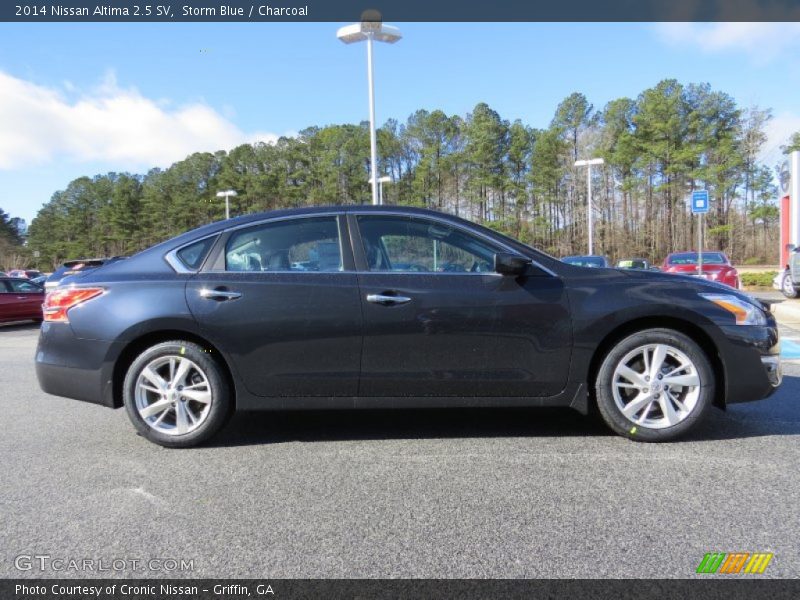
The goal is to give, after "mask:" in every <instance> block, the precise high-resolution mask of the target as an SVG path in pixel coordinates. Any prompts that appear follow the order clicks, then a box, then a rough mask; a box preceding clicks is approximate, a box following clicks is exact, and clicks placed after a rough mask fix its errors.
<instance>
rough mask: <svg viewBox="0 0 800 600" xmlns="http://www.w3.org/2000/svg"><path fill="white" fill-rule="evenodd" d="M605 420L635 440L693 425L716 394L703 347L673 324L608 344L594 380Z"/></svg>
mask: <svg viewBox="0 0 800 600" xmlns="http://www.w3.org/2000/svg"><path fill="white" fill-rule="evenodd" d="M595 392H596V398H597V406H598V408H599V409H600V413H601V414H602V416H603V419H604V420H605V422H606V423H607V424H608V425H609V427H611V429H613V430H614V431H616V432H617V433H619V434H620V435H623V436H625V437H628V438H630V439H633V440H638V441H643V442H661V441H669V440H673V439H675V438H677V437H680V436H682V435H684V434H685V433H687V432H688V431H689V430H691V429H692V428H693V427H695V426H696V425H697V423H698V422H700V420H701V419H702V418H703V416H704V415H705V414H706V412H707V409H708V407H709V406H710V405H711V402H712V399H713V398H714V374H713V371H712V368H711V363H710V361H709V360H708V357H707V356H706V354H705V352H704V351H703V349H702V348H700V346H698V345H697V344H696V343H695V342H694V341H693V340H692V339H691V338H689V337H688V336H686V335H684V334H682V333H680V332H678V331H673V330H671V329H648V330H645V331H640V332H638V333H635V334H633V335H630V336H628V337H626V338H624V339H623V340H621V341H620V342H618V343H617V344H616V345H615V346H613V347H612V348H611V350H610V351H609V352H608V354H607V355H606V357H605V358H604V359H603V363H602V365H601V367H600V370H599V371H598V374H597V380H596V382H595Z"/></svg>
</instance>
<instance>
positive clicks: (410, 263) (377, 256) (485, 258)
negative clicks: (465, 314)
mask: <svg viewBox="0 0 800 600" xmlns="http://www.w3.org/2000/svg"><path fill="white" fill-rule="evenodd" d="M358 227H359V231H360V232H361V240H362V242H363V244H364V254H365V256H366V259H367V265H368V267H369V270H370V271H396V272H407V273H487V272H493V271H494V266H493V265H494V255H495V252H497V250H496V249H495V248H493V247H492V246H490V245H489V244H487V243H486V242H484V241H483V240H480V239H478V238H476V237H474V236H472V235H469V234H467V233H464V232H463V231H461V230H459V229H456V228H455V227H451V226H450V225H447V224H446V223H438V222H435V221H429V220H427V219H418V218H413V217H400V216H382V215H361V216H359V217H358Z"/></svg>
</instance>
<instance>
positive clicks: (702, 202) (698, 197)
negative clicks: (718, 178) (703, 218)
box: [692, 190, 708, 213]
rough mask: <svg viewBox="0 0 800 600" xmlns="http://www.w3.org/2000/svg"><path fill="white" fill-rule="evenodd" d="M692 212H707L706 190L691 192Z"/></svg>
mask: <svg viewBox="0 0 800 600" xmlns="http://www.w3.org/2000/svg"><path fill="white" fill-rule="evenodd" d="M692 212H693V213H707V212H708V190H697V191H696V192H692Z"/></svg>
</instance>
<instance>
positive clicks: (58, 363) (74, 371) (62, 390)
mask: <svg viewBox="0 0 800 600" xmlns="http://www.w3.org/2000/svg"><path fill="white" fill-rule="evenodd" d="M115 350H116V345H115V344H114V343H112V342H104V341H100V340H82V339H79V338H78V337H76V336H75V334H74V333H73V332H72V328H71V327H70V326H69V325H68V324H66V323H48V322H45V323H43V324H42V328H41V331H40V333H39V344H38V346H37V348H36V377H37V378H38V380H39V386H40V387H41V388H42V390H43V391H44V392H47V393H48V394H53V395H55V396H64V397H66V398H73V399H75V400H82V401H84V402H91V403H93V404H102V405H103V406H108V407H113V406H114V396H113V389H112V376H113V370H114V367H113V364H114V363H113V360H111V358H112V357H113V356H114V355H115Z"/></svg>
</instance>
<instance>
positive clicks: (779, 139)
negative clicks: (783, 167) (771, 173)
mask: <svg viewBox="0 0 800 600" xmlns="http://www.w3.org/2000/svg"><path fill="white" fill-rule="evenodd" d="M796 131H800V115H796V114H794V113H791V112H783V113H780V114H778V115H775V117H774V118H773V119H772V120H771V121H770V122H769V123H768V124H767V126H766V129H765V133H766V134H767V142H766V143H765V144H764V149H763V150H762V152H761V154H760V155H759V157H758V160H759V161H760V162H761V163H763V164H765V165H766V166H768V167H774V166H775V165H777V164H778V163H779V162H782V161H783V160H785V159H786V157H785V156H784V155H783V153H782V152H781V146H784V145H786V144H787V142H788V141H789V138H790V137H791V136H792V134H793V133H795V132H796Z"/></svg>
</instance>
